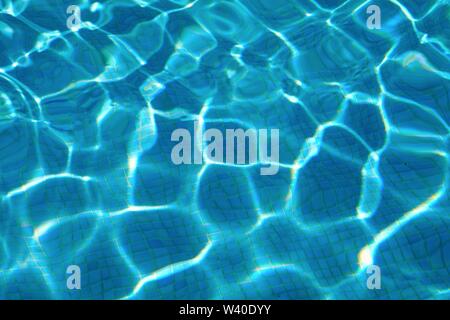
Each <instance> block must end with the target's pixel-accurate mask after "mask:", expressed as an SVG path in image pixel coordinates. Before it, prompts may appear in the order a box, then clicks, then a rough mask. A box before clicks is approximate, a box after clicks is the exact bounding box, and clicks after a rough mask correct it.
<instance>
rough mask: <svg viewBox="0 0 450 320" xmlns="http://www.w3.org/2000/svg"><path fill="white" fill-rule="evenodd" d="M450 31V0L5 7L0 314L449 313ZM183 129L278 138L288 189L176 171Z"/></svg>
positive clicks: (247, 169)
mask: <svg viewBox="0 0 450 320" xmlns="http://www.w3.org/2000/svg"><path fill="white" fill-rule="evenodd" d="M372 4H375V5H378V6H379V7H380V9H381V19H382V20H381V22H382V24H381V29H369V28H368V27H367V25H366V20H367V17H368V15H367V12H366V9H367V7H368V6H369V5H372ZM70 5H78V6H79V7H80V9H81V19H82V24H81V26H80V28H79V29H78V30H71V29H68V28H67V18H68V14H67V12H66V10H67V8H68V7H69V6H70ZM449 34H450V3H449V1H446V0H443V1H437V0H436V1H432V0H428V1H425V0H423V1H422V0H421V1H419V0H391V1H387V0H385V1H361V0H347V1H345V0H314V1H306V0H297V1H294V0H280V1H276V0H230V1H209V0H195V1H190V0H160V1H158V0H133V1H131V0H110V1H96V2H95V1H89V0H84V1H78V0H77V1H76V0H70V1H62V0H60V1H58V0H55V1H53V0H0V298H2V299H35V298H40V299H56V298H60V299H80V298H83V299H93V298H97V299H250V298H251V299H381V298H382V299H412V298H415V299H416V298H421V299H449V298H450V262H449V261H450V232H449V229H450V219H449V209H450V197H449V192H448V187H449V173H448V171H449V167H450V166H449V147H450V142H449V121H450V51H449V48H450V37H449ZM194 121H198V122H199V123H201V124H202V126H204V127H205V128H206V127H214V128H218V129H221V130H222V129H223V130H225V129H226V128H229V127H241V128H268V129H271V128H276V129H279V135H280V137H279V139H280V146H279V147H280V158H279V171H278V173H277V174H276V175H272V176H262V175H260V167H261V164H259V163H257V164H254V165H245V166H243V165H228V164H217V163H210V162H208V161H205V162H204V163H203V164H202V165H184V166H183V165H178V166H177V165H174V164H173V162H172V161H171V157H170V153H171V148H172V146H173V143H172V142H171V140H170V135H171V133H172V132H173V131H174V130H176V129H178V128H188V129H189V128H191V125H192V123H193V122H194ZM372 264H375V265H377V266H379V267H380V269H381V275H382V280H381V281H382V282H381V283H382V285H381V289H379V290H369V289H368V288H367V286H366V280H367V273H366V268H367V267H368V266H370V265H372ZM69 265H77V266H79V267H80V270H81V289H80V290H69V289H68V288H67V286H66V279H67V277H68V275H67V274H66V269H67V267H68V266H69Z"/></svg>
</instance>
